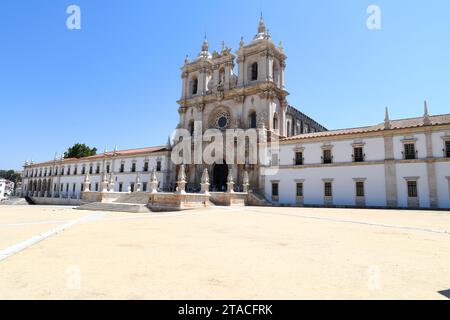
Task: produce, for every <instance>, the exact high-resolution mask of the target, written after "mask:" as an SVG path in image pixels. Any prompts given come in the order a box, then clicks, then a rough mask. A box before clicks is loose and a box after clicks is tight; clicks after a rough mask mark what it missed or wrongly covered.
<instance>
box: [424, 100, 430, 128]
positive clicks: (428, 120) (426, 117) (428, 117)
mask: <svg viewBox="0 0 450 320" xmlns="http://www.w3.org/2000/svg"><path fill="white" fill-rule="evenodd" d="M423 123H424V124H425V125H429V124H430V115H429V114H428V103H427V100H425V101H424V103H423Z"/></svg>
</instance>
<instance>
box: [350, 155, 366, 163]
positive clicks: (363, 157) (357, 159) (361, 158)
mask: <svg viewBox="0 0 450 320" xmlns="http://www.w3.org/2000/svg"><path fill="white" fill-rule="evenodd" d="M352 160H353V162H364V161H365V160H366V154H365V153H364V154H363V155H357V156H355V155H354V154H352Z"/></svg>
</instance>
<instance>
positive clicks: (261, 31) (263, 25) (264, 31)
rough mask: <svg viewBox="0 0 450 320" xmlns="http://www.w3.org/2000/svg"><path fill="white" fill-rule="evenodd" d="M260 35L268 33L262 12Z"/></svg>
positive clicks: (259, 26) (259, 27)
mask: <svg viewBox="0 0 450 320" xmlns="http://www.w3.org/2000/svg"><path fill="white" fill-rule="evenodd" d="M258 33H266V25H265V23H264V18H263V14H262V12H261V16H260V18H259V25H258Z"/></svg>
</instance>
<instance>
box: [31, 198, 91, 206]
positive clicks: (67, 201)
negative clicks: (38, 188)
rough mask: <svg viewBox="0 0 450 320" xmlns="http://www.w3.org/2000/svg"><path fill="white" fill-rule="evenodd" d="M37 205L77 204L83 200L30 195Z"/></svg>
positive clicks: (82, 202) (80, 203)
mask: <svg viewBox="0 0 450 320" xmlns="http://www.w3.org/2000/svg"><path fill="white" fill-rule="evenodd" d="M30 199H31V200H33V202H34V203H35V204H37V205H52V206H79V205H82V204H84V203H85V202H84V201H83V200H81V199H70V198H46V197H30Z"/></svg>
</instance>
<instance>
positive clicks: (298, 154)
mask: <svg viewBox="0 0 450 320" xmlns="http://www.w3.org/2000/svg"><path fill="white" fill-rule="evenodd" d="M295 165H296V166H301V165H303V152H296V153H295Z"/></svg>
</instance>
